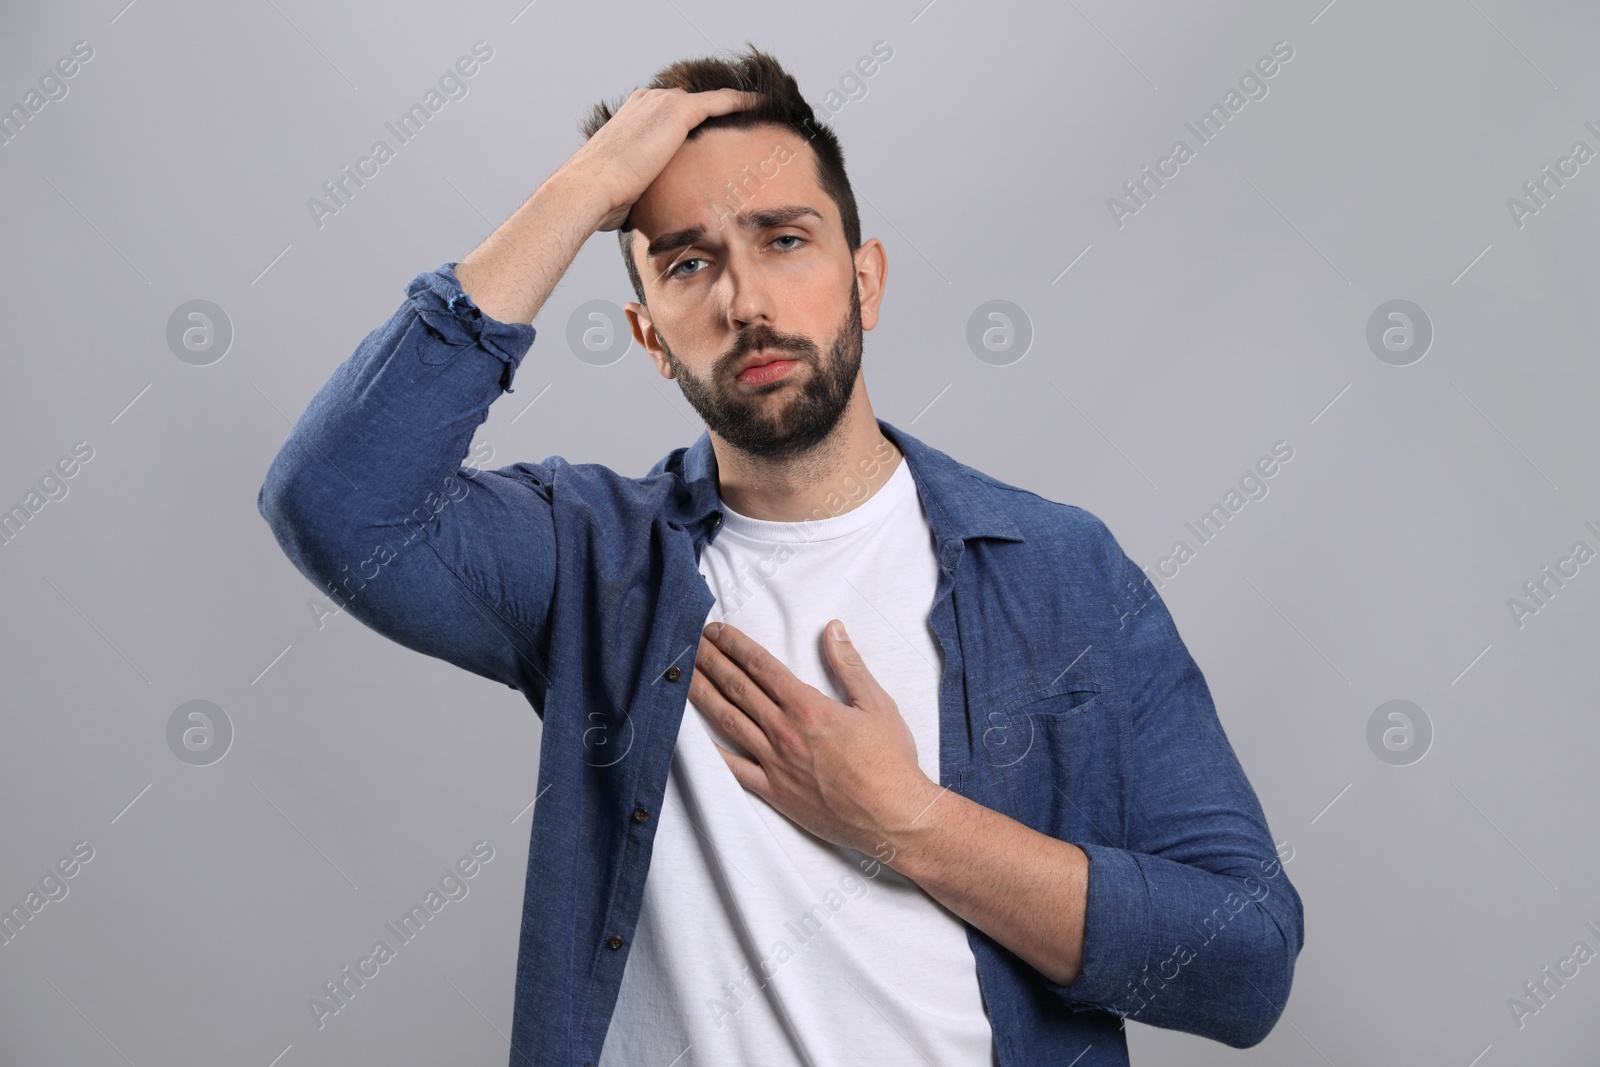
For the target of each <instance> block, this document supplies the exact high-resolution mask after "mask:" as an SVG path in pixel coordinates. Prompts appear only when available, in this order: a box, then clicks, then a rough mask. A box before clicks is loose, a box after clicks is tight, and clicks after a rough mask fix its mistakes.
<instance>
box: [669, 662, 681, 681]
mask: <svg viewBox="0 0 1600 1067" xmlns="http://www.w3.org/2000/svg"><path fill="white" fill-rule="evenodd" d="M682 677H683V668H681V667H679V666H678V665H677V664H676V663H674V664H673V665H672V666H670V667H668V668H667V681H669V682H676V681H677V680H678V679H679V678H682Z"/></svg>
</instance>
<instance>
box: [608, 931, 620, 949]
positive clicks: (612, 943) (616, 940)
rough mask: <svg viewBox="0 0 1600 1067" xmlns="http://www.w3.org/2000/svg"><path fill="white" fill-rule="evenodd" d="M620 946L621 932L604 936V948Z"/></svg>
mask: <svg viewBox="0 0 1600 1067" xmlns="http://www.w3.org/2000/svg"><path fill="white" fill-rule="evenodd" d="M621 947H622V935H621V934H612V935H611V936H610V937H608V938H606V948H621Z"/></svg>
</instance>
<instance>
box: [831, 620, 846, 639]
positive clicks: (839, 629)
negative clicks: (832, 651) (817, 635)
mask: <svg viewBox="0 0 1600 1067" xmlns="http://www.w3.org/2000/svg"><path fill="white" fill-rule="evenodd" d="M832 629H833V639H834V640H835V641H848V640H850V638H849V637H847V636H846V635H845V632H844V623H842V622H839V621H837V620H835V621H834V622H833V623H832Z"/></svg>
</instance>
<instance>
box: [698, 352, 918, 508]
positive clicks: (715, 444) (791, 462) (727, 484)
mask: <svg viewBox="0 0 1600 1067" xmlns="http://www.w3.org/2000/svg"><path fill="white" fill-rule="evenodd" d="M857 385H858V388H857V389H856V390H855V392H854V394H853V395H852V396H851V398H850V403H849V405H848V406H847V407H846V408H845V412H844V415H843V416H842V417H841V418H840V419H839V424H838V425H837V426H835V427H834V428H833V432H832V433H830V434H829V435H828V436H827V437H826V438H824V439H823V440H822V441H820V442H818V444H817V445H816V447H814V448H812V449H811V450H810V451H809V452H806V453H803V454H801V455H798V456H785V457H783V458H781V459H771V458H768V457H765V456H754V455H751V454H750V453H748V452H743V451H740V450H738V449H736V448H734V447H733V446H732V445H730V444H728V442H726V441H725V440H723V439H722V438H721V437H718V436H717V435H716V434H715V433H712V434H711V447H712V450H713V452H714V453H715V454H716V457H717V490H718V492H719V493H721V495H722V499H723V501H724V502H725V503H726V504H727V505H728V506H729V507H730V508H732V509H733V510H734V511H737V512H738V513H739V514H741V515H748V516H749V517H750V518H752V519H764V520H767V521H769V522H804V521H806V520H808V519H822V518H832V517H833V516H835V515H842V514H844V513H845V512H847V511H851V510H853V509H855V508H857V507H859V506H861V504H863V503H864V502H865V501H866V500H867V499H868V498H869V497H871V496H872V494H874V493H876V492H877V491H878V490H879V489H881V488H882V487H883V484H884V483H885V482H887V481H888V480H889V477H890V475H892V474H894V472H895V470H896V469H897V468H898V467H899V464H900V459H901V455H900V450H899V449H898V448H896V447H895V445H894V442H892V441H890V440H889V439H888V438H887V437H885V436H884V434H883V431H882V430H881V429H879V428H878V420H877V417H876V416H875V415H874V414H873V412H872V405H871V404H870V403H869V402H868V400H867V393H866V390H865V389H864V388H861V387H860V385H861V383H860V381H859V380H858V382H857Z"/></svg>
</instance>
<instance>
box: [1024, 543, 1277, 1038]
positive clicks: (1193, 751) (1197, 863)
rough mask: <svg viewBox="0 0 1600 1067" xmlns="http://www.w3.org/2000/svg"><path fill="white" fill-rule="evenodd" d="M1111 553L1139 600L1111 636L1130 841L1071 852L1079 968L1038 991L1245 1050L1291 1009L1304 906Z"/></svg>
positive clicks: (1130, 566)
mask: <svg viewBox="0 0 1600 1067" xmlns="http://www.w3.org/2000/svg"><path fill="white" fill-rule="evenodd" d="M1106 536H1107V537H1108V538H1109V537H1110V534H1109V533H1107V534H1106ZM1111 554H1112V557H1113V558H1114V559H1115V560H1116V561H1117V562H1116V565H1115V573H1116V582H1117V585H1118V587H1119V588H1126V589H1137V590H1139V594H1138V596H1139V597H1140V598H1142V599H1141V600H1140V601H1139V602H1138V603H1137V604H1136V606H1133V607H1132V608H1131V609H1129V610H1121V611H1120V626H1119V627H1118V628H1117V634H1118V643H1119V645H1120V648H1119V659H1120V662H1121V668H1122V676H1123V677H1124V678H1126V679H1127V680H1128V685H1129V687H1130V703H1131V709H1130V713H1129V733H1128V743H1127V747H1126V752H1127V756H1126V759H1127V768H1126V776H1125V782H1126V789H1127V795H1126V798H1125V803H1126V810H1127V812H1128V839H1127V842H1126V847H1125V848H1114V847H1110V846H1108V845H1105V844H1103V843H1079V847H1081V848H1082V849H1083V850H1084V852H1085V853H1086V854H1087V855H1088V857H1089V884H1088V901H1087V911H1086V916H1085V927H1084V957H1083V968H1082V973H1081V974H1080V976H1079V977H1078V979H1077V980H1076V981H1074V982H1073V983H1072V984H1071V985H1070V986H1063V985H1060V984H1058V983H1054V982H1048V981H1047V984H1048V985H1049V987H1050V988H1051V990H1052V991H1053V992H1055V993H1056V994H1058V995H1059V996H1060V997H1061V998H1062V999H1063V1000H1065V1001H1066V1002H1067V1003H1068V1004H1069V1005H1070V1006H1072V1007H1074V1008H1079V1009H1098V1010H1104V1011H1111V1012H1114V1013H1115V1014H1118V1015H1122V1016H1125V1017H1127V1018H1132V1019H1137V1020H1139V1021H1141V1022H1145V1023H1148V1024H1150V1025H1152V1026H1161V1027H1166V1028H1169V1029H1175V1030H1183V1031H1187V1032H1190V1033H1195V1034H1200V1035H1202V1036H1204V1037H1209V1038H1212V1039H1214V1040H1217V1041H1221V1042H1224V1043H1226V1044H1228V1045H1232V1046H1234V1047H1239V1048H1243V1047H1247V1046H1250V1045H1254V1044H1257V1043H1259V1042H1260V1041H1261V1040H1262V1039H1263V1038H1265V1037H1266V1036H1267V1034H1268V1033H1269V1032H1270V1031H1271V1030H1272V1028H1273V1026H1274V1025H1275V1024H1276V1023H1277V1021H1278V1018H1279V1016H1280V1015H1281V1014H1282V1012H1283V1009H1284V1005H1285V1004H1286V1002H1287V1001H1288V998H1289V988H1290V984H1291V981H1292V979H1293V976H1294V964H1295V959H1296V957H1297V956H1298V955H1299V952H1300V947H1301V943H1302V941H1303V940H1304V919H1303V912H1302V906H1301V901H1300V896H1299V894H1298V893H1297V892H1296V891H1295V888H1294V886H1293V885H1291V884H1290V881H1289V877H1288V874H1287V873H1286V872H1285V871H1284V869H1283V866H1282V863H1281V862H1280V860H1279V858H1278V850H1277V848H1276V847H1275V845H1274V843H1273V839H1272V836H1271V833H1270V831H1269V830H1268V828H1267V822H1266V818H1265V816H1264V814H1263V812H1262V809H1261V805H1260V803H1259V801H1258V800H1257V798H1256V794H1255V791H1254V789H1252V788H1251V786H1250V782H1249V780H1248V779H1247V778H1246V777H1245V773H1244V770H1243V768H1242V767H1241V766H1240V763H1239V760H1238V758H1237V756H1236V755H1235V753H1234V750H1233V747H1232V745H1231V744H1230V743H1229V741H1228V738H1227V735H1226V734H1225V733H1224V732H1223V729H1222V724H1221V722H1220V721H1219V720H1218V718H1217V713H1216V708H1215V705H1214V704H1213V702H1212V699H1211V692H1210V689H1209V687H1208V686H1207V685H1206V681H1205V678H1204V676H1203V675H1202V674H1201V672H1200V668H1199V667H1198V665H1196V663H1195V661H1194V659H1193V657H1191V656H1190V654H1189V651H1188V649H1187V648H1186V647H1185V645H1184V643H1183V640H1182V639H1181V638H1180V637H1179V635H1178V630H1177V627H1176V626H1175V625H1174V623H1173V620H1172V616H1171V615H1170V613H1169V612H1168V610H1167V607H1166V605H1165V603H1164V602H1163V601H1162V600H1161V597H1160V595H1159V594H1158V593H1157V592H1156V590H1155V588H1154V586H1153V585H1152V584H1151V583H1150V580H1149V578H1148V577H1147V576H1146V575H1145V574H1144V573H1143V571H1141V570H1140V569H1139V567H1138V566H1137V565H1136V564H1135V563H1134V562H1133V561H1132V560H1130V559H1128V557H1127V556H1126V555H1125V554H1124V553H1123V552H1122V551H1121V549H1120V548H1116V547H1114V543H1113V547H1112V549H1111Z"/></svg>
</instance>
